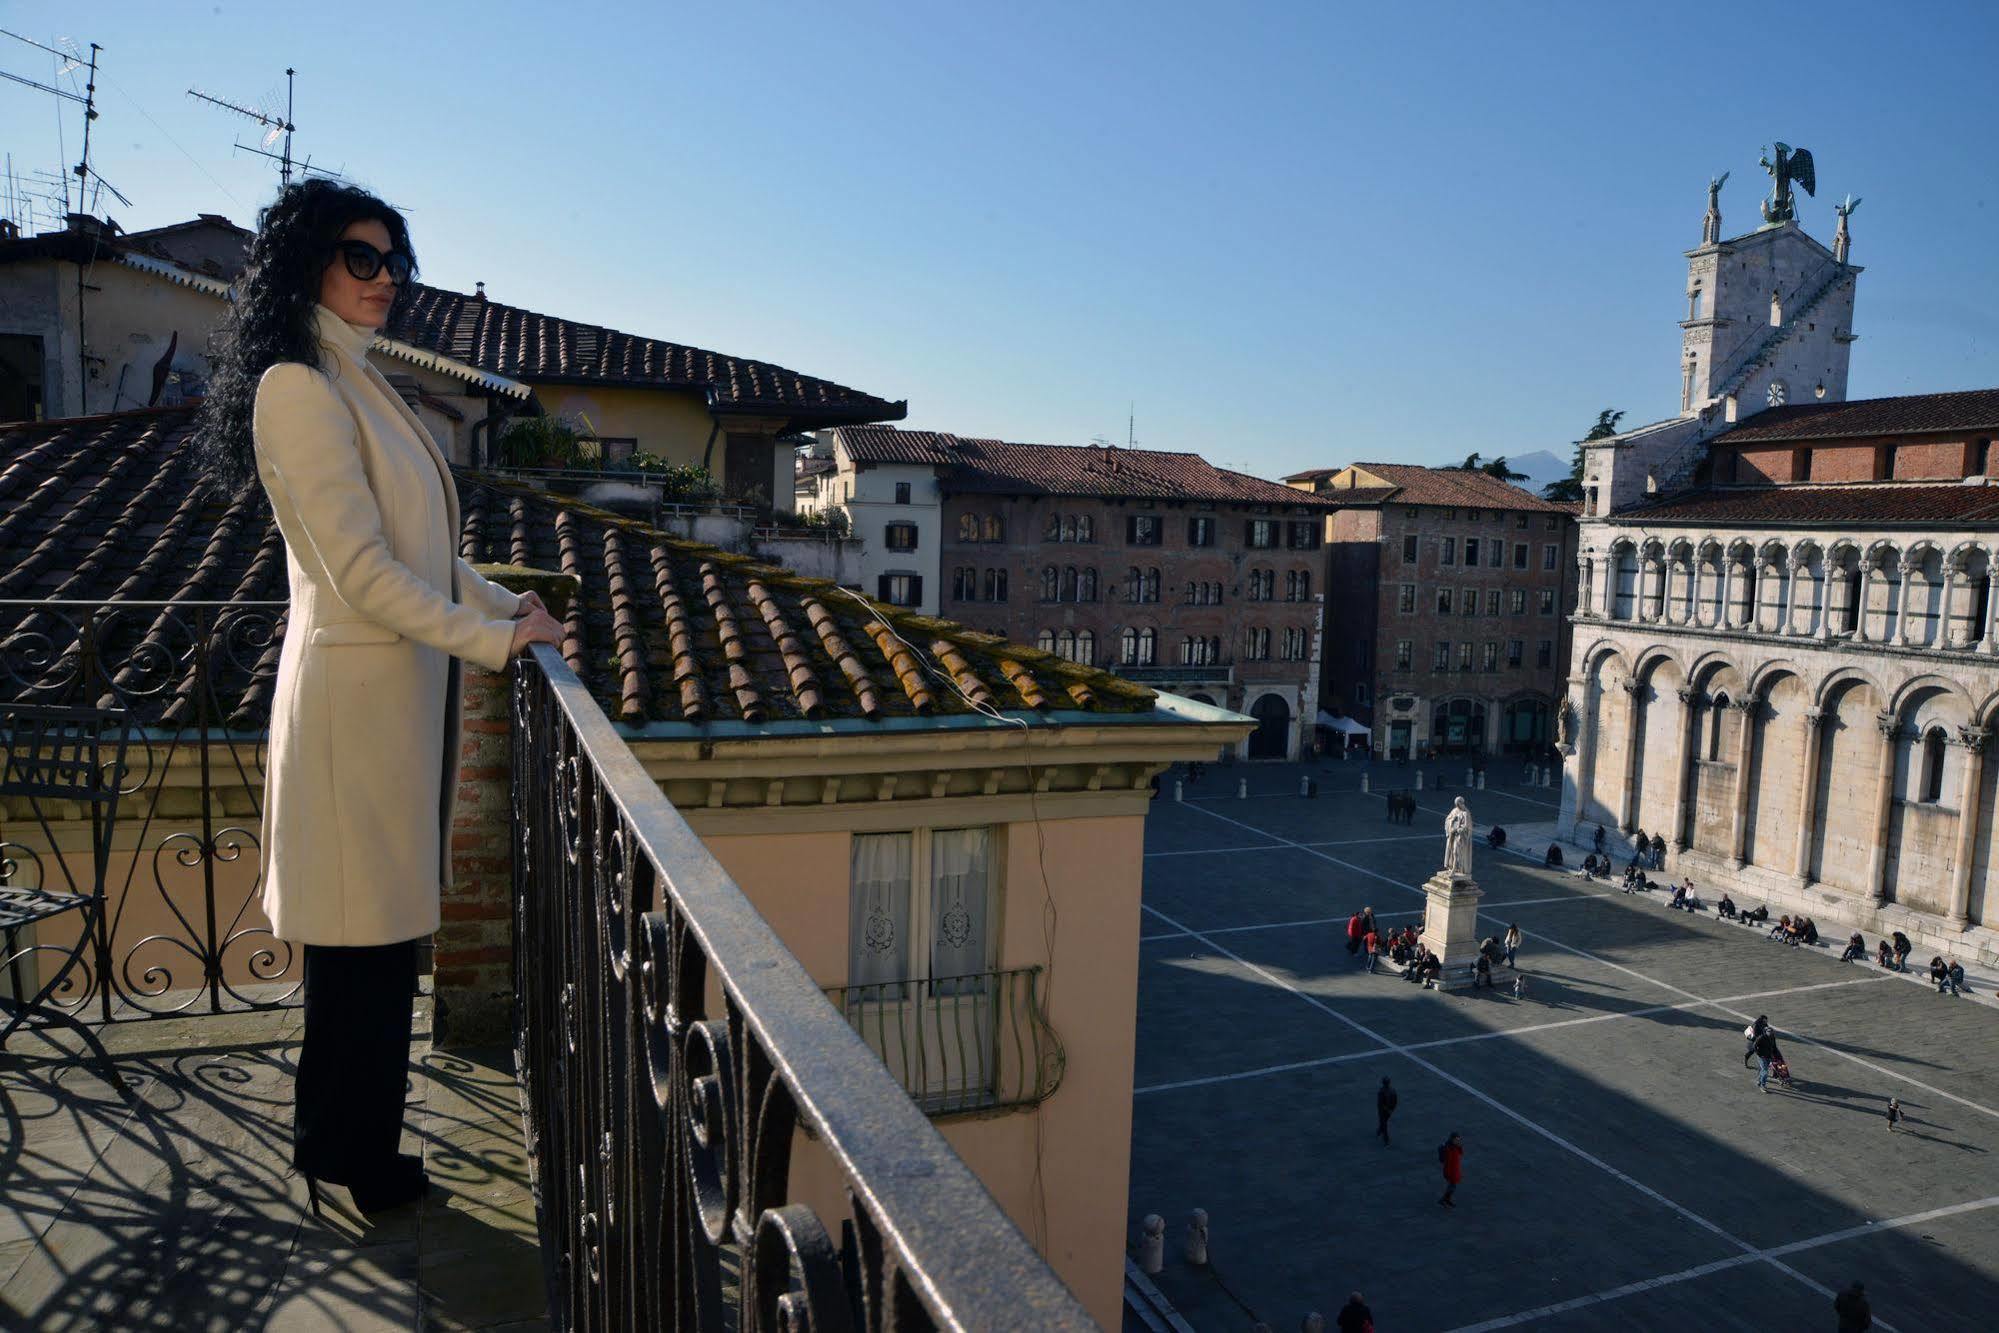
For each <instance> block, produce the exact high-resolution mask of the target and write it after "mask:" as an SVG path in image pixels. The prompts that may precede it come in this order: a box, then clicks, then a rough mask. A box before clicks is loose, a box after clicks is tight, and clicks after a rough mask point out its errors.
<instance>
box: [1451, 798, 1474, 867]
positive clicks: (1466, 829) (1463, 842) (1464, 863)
mask: <svg viewBox="0 0 1999 1333" xmlns="http://www.w3.org/2000/svg"><path fill="white" fill-rule="evenodd" d="M1471 834H1472V819H1471V810H1470V808H1469V807H1467V806H1466V805H1465V798H1464V797H1462V796H1460V797H1458V799H1457V800H1456V801H1454V802H1452V804H1451V813H1449V814H1448V815H1445V816H1444V869H1446V870H1448V871H1450V872H1451V874H1452V875H1455V876H1462V877H1463V878H1465V879H1470V878H1471Z"/></svg>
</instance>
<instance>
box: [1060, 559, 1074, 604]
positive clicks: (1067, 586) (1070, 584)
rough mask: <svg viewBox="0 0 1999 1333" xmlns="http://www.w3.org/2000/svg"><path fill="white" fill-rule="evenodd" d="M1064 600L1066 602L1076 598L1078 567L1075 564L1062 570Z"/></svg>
mask: <svg viewBox="0 0 1999 1333" xmlns="http://www.w3.org/2000/svg"><path fill="white" fill-rule="evenodd" d="M1062 600H1063V601H1065V602H1073V601H1075V600H1076V567H1075V566H1074V565H1070V566H1068V567H1067V568H1065V569H1064V570H1063V571H1062Z"/></svg>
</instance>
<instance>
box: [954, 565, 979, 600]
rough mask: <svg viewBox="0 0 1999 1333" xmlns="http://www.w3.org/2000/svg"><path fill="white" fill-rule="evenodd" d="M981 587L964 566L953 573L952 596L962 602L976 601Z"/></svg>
mask: <svg viewBox="0 0 1999 1333" xmlns="http://www.w3.org/2000/svg"><path fill="white" fill-rule="evenodd" d="M978 595H979V585H978V581H977V579H976V578H975V577H974V575H973V573H972V571H971V570H970V569H967V568H965V567H963V566H960V567H959V568H957V569H954V570H952V571H951V596H953V597H955V598H956V599H957V600H959V601H961V602H970V601H976V600H977V599H978Z"/></svg>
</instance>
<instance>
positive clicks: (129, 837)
mask: <svg viewBox="0 0 1999 1333" xmlns="http://www.w3.org/2000/svg"><path fill="white" fill-rule="evenodd" d="M285 607H286V604H285V603H284V602H281V601H280V602H250V601H226V602H224V601H214V602H204V601H174V602H163V601H116V600H110V601H104V600H93V601H79V600H60V599H57V600H33V601H29V600H0V699H4V700H7V701H10V702H32V703H50V704H82V705H89V706H93V707H99V708H118V709H123V710H125V711H126V712H127V713H128V714H129V715H130V717H131V719H132V723H133V732H132V740H131V745H130V748H129V750H128V751H127V756H126V763H127V767H128V770H129V776H128V778H127V786H126V787H125V788H124V795H123V797H122V798H121V804H120V810H119V817H118V825H119V828H120V829H121V830H126V831H125V832H116V833H115V836H114V840H113V849H114V852H115V853H119V854H121V860H122V861H123V865H122V871H121V872H120V873H119V874H118V875H117V876H116V877H115V878H114V879H112V880H111V882H109V883H107V884H106V886H105V896H106V899H107V903H108V907H107V912H106V914H105V919H104V921H103V923H102V925H101V927H100V928H99V929H98V932H97V933H98V937H97V939H95V940H94V941H93V942H92V945H91V947H90V948H89V949H86V950H85V952H84V954H83V957H82V960H81V961H80V962H79V964H78V966H77V967H76V969H75V970H74V971H72V972H71V973H70V975H69V977H68V979H67V980H66V981H65V982H64V983H63V985H62V987H61V988H60V989H59V990H58V991H57V992H56V994H55V995H53V996H51V997H50V1003H52V1004H55V1005H58V1006H60V1007H61V1008H64V1009H66V1010H68V1011H70V1012H72V1013H77V1014H81V1013H83V1012H84V1011H85V1010H87V1009H88V1008H89V1007H91V1005H92V1004H93V1002H94V1003H95V1006H96V1008H97V1012H98V1017H99V1018H100V1020H102V1021H107V1022H108V1021H112V1020H115V1019H125V1018H158V1017H170V1016H173V1015H177V1014H184V1013H188V1012H191V1011H204V1010H205V1011H206V1012H209V1013H221V1012H224V1011H225V1010H232V1009H258V1008H269V1007H273V1006H275V1005H278V1004H283V1003H285V1002H286V1001H288V1000H290V999H292V998H293V996H294V994H295V993H296V991H297V989H298V981H299V978H300V971H299V969H298V966H297V963H296V961H295V955H294V952H293V949H292V946H291V945H289V944H287V943H285V942H284V941H282V940H279V939H277V938H276V937H275V936H273V935H272V934H271V931H270V928H269V926H268V925H267V924H266V923H265V922H264V921H263V918H262V916H261V915H260V914H258V913H256V912H254V911H252V910H251V903H252V902H253V901H254V899H255V897H256V891H257V886H256V882H255V880H256V876H255V874H254V871H253V873H252V874H251V875H249V876H247V877H244V876H241V875H240V874H239V876H238V878H247V880H248V881H249V882H248V883H246V884H245V885H244V886H243V887H241V888H240V889H238V888H229V887H225V886H224V885H222V884H221V883H219V882H218V875H217V871H218V868H219V867H222V866H225V865H229V864H232V863H237V862H243V861H246V860H247V863H248V865H249V866H251V867H253V868H254V867H255V866H256V865H257V863H258V858H259V843H258V836H259V826H260V824H261V822H262V815H261V811H262V804H263V786H264V754H265V726H266V720H267V718H268V716H269V711H270V699H271V692H272V688H273V686H274V683H275V681H276V677H277V668H278V652H279V650H280V648H281V647H282V646H283V638H284V634H283V628H282V625H283V617H284V612H285ZM7 813H8V812H5V811H0V822H5V823H6V824H7V825H8V827H6V828H5V829H0V836H5V837H6V838H7V839H8V840H9V841H11V842H15V843H19V844H22V845H23V846H29V847H35V850H36V852H37V853H38V855H39V857H41V858H47V857H50V856H61V855H73V854H74V853H65V852H64V851H63V850H62V849H61V848H60V847H59V846H53V845H51V844H55V843H58V842H60V841H61V839H60V838H59V837H58V831H57V827H56V826H55V825H54V824H53V823H52V822H50V821H44V820H37V819H35V818H33V816H32V815H30V814H29V813H27V812H25V811H15V812H13V816H14V817H13V818H12V819H11V820H7V819H6V818H5V817H6V815H7ZM35 825H41V826H40V827H35ZM131 830H136V831H135V832H133V831H131ZM37 843H39V844H41V845H40V846H36V844H37ZM127 850H130V853H131V854H130V859H129V860H123V857H122V853H124V852H126V851H127ZM37 864H38V860H37V857H34V856H27V855H16V856H12V857H5V858H0V877H11V881H12V882H24V881H23V877H25V876H30V875H33V874H35V873H37ZM39 865H40V873H42V874H45V875H46V874H50V873H52V872H51V871H50V870H49V863H48V862H47V861H46V860H43V861H40V862H39ZM146 916H151V917H153V918H154V919H155V921H156V923H159V922H163V923H164V928H160V929H145V928H140V927H137V926H136V925H135V924H134V922H135V921H136V920H138V919H140V918H143V917H146ZM48 947H49V946H47V944H46V943H45V942H42V943H36V944H33V945H31V946H29V947H26V948H22V949H21V950H20V951H19V952H20V954H21V955H22V956H23V957H24V958H30V957H32V956H33V955H34V954H36V953H38V952H47V951H48ZM0 951H4V950H0Z"/></svg>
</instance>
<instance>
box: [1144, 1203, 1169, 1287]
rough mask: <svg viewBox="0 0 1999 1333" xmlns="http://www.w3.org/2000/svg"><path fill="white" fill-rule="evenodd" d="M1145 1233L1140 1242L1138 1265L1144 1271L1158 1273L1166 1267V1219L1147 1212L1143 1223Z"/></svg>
mask: <svg viewBox="0 0 1999 1333" xmlns="http://www.w3.org/2000/svg"><path fill="white" fill-rule="evenodd" d="M1142 1226H1143V1229H1144V1231H1145V1234H1144V1235H1143V1236H1142V1237H1140V1238H1139V1242H1138V1267H1139V1271H1140V1272H1142V1273H1157V1272H1158V1271H1159V1270H1160V1269H1162V1268H1164V1267H1166V1219H1165V1218H1163V1217H1161V1216H1160V1215H1159V1214H1158V1213H1147V1214H1146V1215H1145V1221H1144V1223H1143V1224H1142Z"/></svg>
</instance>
